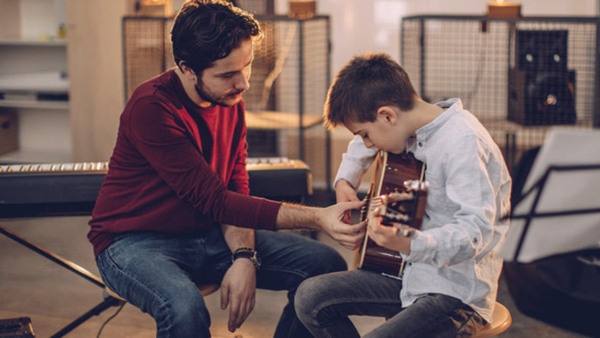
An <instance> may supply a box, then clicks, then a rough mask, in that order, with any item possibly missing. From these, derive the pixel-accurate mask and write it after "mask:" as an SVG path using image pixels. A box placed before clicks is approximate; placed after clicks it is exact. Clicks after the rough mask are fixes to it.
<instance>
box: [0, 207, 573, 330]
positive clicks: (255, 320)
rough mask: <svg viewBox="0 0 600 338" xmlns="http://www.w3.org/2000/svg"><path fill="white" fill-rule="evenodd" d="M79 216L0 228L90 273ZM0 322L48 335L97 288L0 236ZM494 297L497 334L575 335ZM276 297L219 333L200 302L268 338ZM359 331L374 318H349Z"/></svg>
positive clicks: (83, 307) (118, 323) (126, 315)
mask: <svg viewBox="0 0 600 338" xmlns="http://www.w3.org/2000/svg"><path fill="white" fill-rule="evenodd" d="M87 221H88V217H87V216H76V217H54V218H32V219H18V220H0V225H2V226H4V227H6V228H7V229H10V230H11V231H13V232H15V233H18V234H19V235H20V236H22V237H24V238H26V239H28V240H29V241H31V242H33V243H36V244H37V245H40V246H42V247H44V248H46V249H47V250H49V251H52V252H54V253H55V254H57V255H59V256H61V257H63V258H66V259H68V260H71V261H73V262H74V263H76V264H78V265H80V266H81V267H83V268H85V269H87V270H89V271H90V272H92V273H94V274H96V275H97V274H98V272H97V268H96V266H95V263H94V259H93V255H92V250H91V246H90V244H89V243H88V241H87V239H86V237H85V236H86V233H87V228H88V226H87ZM319 240H322V241H324V242H326V243H328V244H330V245H332V246H334V247H335V248H337V249H338V250H339V251H340V253H341V254H342V255H343V256H344V257H346V258H347V260H348V262H351V261H352V257H353V256H352V255H353V253H352V252H351V251H349V250H347V249H344V248H342V247H340V246H339V245H337V244H336V243H334V242H333V241H332V240H331V239H329V238H328V237H327V236H325V235H321V236H319ZM0 288H1V291H0V319H6V318H17V317H29V318H31V321H32V326H33V330H34V332H35V334H36V337H50V336H52V335H53V334H54V333H56V332H58V331H59V330H60V329H61V328H62V327H64V326H66V325H67V324H69V323H70V322H71V321H72V320H74V319H75V318H77V317H78V316H80V315H81V314H83V313H85V312H86V311H88V310H89V309H91V308H92V307H94V306H95V305H97V304H98V303H100V302H101V301H102V300H103V298H102V297H103V296H102V293H103V290H102V289H101V288H100V287H98V286H96V285H94V284H92V283H90V282H89V281H87V280H84V279H82V278H81V277H79V276H77V275H75V274H74V273H72V272H71V271H68V270H66V269H64V268H63V267H60V266H58V265H56V264H55V263H53V262H50V261H49V260H47V259H46V258H44V257H41V256H39V255H38V254H36V253H34V252H32V251H30V250H28V249H27V248H25V247H23V246H21V245H19V244H17V243H16V242H14V241H13V240H11V239H9V238H7V237H5V236H2V235H0ZM498 300H499V301H500V302H501V303H503V304H504V305H505V306H506V307H507V308H508V309H509V310H510V311H511V313H512V316H513V323H512V326H511V327H510V328H509V329H508V330H507V331H506V332H505V333H503V334H501V335H500V337H538V338H540V337H558V338H562V337H582V336H580V335H576V334H573V333H571V332H567V331H564V330H561V329H558V328H556V327H553V326H551V325H548V324H546V323H543V322H540V321H538V320H535V319H532V318H529V317H527V316H524V315H523V314H521V313H520V312H519V310H518V309H517V308H516V307H515V305H514V303H513V301H512V299H511V298H510V295H509V294H508V292H507V290H506V286H505V285H504V284H503V280H502V279H501V284H500V292H499V296H498ZM285 301H286V300H285V295H284V293H283V292H272V291H264V290H259V291H258V292H257V303H256V308H255V310H254V311H253V313H252V314H251V315H250V317H249V318H248V319H247V321H246V323H244V325H243V326H242V328H241V329H239V330H237V331H236V332H235V333H230V332H228V331H227V313H228V312H227V311H222V310H221V309H220V307H219V292H216V293H213V294H212V295H210V296H208V297H207V303H208V304H209V308H210V311H211V314H212V322H213V323H212V328H211V330H212V333H213V335H214V337H243V338H263V337H271V336H272V335H273V331H274V326H275V323H276V321H277V318H278V316H279V313H280V311H281V309H282V307H283V304H284V303H285ZM117 310H118V308H117V307H111V308H108V309H107V310H105V311H103V312H102V313H100V314H99V315H98V316H94V317H92V318H90V319H89V320H87V321H86V322H84V323H83V324H82V325H80V326H79V327H77V328H76V329H74V330H73V331H72V332H71V333H69V334H67V335H66V337H84V338H85V337H97V336H98V334H99V333H100V330H101V328H102V325H103V323H104V322H106V321H107V320H108V318H109V317H111V316H112V315H114V314H115V313H116V312H117ZM352 320H353V321H354V322H355V324H356V325H357V327H358V329H359V332H361V333H362V334H364V333H366V332H368V331H369V330H370V329H372V328H373V327H376V326H377V325H379V324H380V323H381V322H382V321H383V319H382V318H372V317H352ZM154 335H155V325H154V322H153V321H152V319H151V318H150V317H149V316H148V315H146V314H144V313H142V312H141V311H139V310H138V309H137V308H135V307H133V306H131V305H130V304H125V306H124V307H123V309H122V310H121V311H120V312H119V313H118V314H117V315H116V316H115V317H114V318H113V319H112V320H110V321H109V322H108V323H107V324H106V325H105V326H104V328H103V329H102V331H101V334H100V337H119V338H121V337H137V338H142V337H154ZM2 336H3V335H2V334H1V333H0V337H2Z"/></svg>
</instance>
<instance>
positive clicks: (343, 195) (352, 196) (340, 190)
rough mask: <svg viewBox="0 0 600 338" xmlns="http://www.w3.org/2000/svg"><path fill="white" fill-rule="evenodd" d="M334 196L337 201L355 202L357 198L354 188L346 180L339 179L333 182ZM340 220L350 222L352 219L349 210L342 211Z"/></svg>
mask: <svg viewBox="0 0 600 338" xmlns="http://www.w3.org/2000/svg"><path fill="white" fill-rule="evenodd" d="M335 198H336V201H337V203H342V202H355V201H358V200H359V199H358V196H357V194H356V190H354V188H353V187H352V185H351V184H350V183H348V181H346V180H339V181H337V182H336V183H335ZM342 221H343V222H344V223H348V224H352V221H351V220H350V210H348V211H346V212H345V213H344V218H343V219H342Z"/></svg>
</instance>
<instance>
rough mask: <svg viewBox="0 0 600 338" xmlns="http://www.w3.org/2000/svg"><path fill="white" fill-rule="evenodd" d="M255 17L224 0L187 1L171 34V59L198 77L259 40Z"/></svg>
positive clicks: (177, 17)
mask: <svg viewBox="0 0 600 338" xmlns="http://www.w3.org/2000/svg"><path fill="white" fill-rule="evenodd" d="M261 37H262V31H261V29H260V25H259V24H258V21H256V19H254V16H253V15H252V14H250V13H248V12H246V11H244V10H241V9H239V8H237V7H235V6H233V5H232V4H231V3H230V2H228V1H224V0H188V1H187V2H185V3H184V4H183V6H182V7H181V10H180V11H179V13H177V16H176V17H175V22H174V23H173V29H172V30H171V42H172V43H173V58H174V60H175V63H176V64H177V65H179V63H180V61H183V62H184V63H185V64H186V66H188V67H190V68H191V69H192V70H194V72H195V73H196V75H197V76H200V75H201V74H202V72H203V71H204V69H206V68H210V67H212V66H213V64H214V62H215V61H217V60H219V59H222V58H224V57H227V56H228V55H229V54H230V53H231V51H232V50H233V49H235V48H238V47H239V46H240V44H241V43H242V42H243V41H246V40H247V39H260V38H261Z"/></svg>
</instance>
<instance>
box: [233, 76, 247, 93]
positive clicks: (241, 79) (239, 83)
mask: <svg viewBox="0 0 600 338" xmlns="http://www.w3.org/2000/svg"><path fill="white" fill-rule="evenodd" d="M234 87H235V89H237V90H248V88H250V82H248V77H246V76H245V75H244V74H239V75H238V76H236V79H235V83H234Z"/></svg>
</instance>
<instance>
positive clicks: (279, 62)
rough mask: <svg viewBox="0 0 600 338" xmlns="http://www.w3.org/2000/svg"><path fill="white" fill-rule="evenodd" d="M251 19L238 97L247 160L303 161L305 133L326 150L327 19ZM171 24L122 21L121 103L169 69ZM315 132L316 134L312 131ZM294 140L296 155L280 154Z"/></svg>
mask: <svg viewBox="0 0 600 338" xmlns="http://www.w3.org/2000/svg"><path fill="white" fill-rule="evenodd" d="M255 17H256V18H257V20H258V21H259V22H260V24H261V27H262V29H263V31H264V37H263V39H262V40H260V41H259V42H258V43H256V44H255V46H254V53H255V57H254V62H253V66H252V76H251V78H250V89H249V90H248V91H247V92H246V93H244V101H245V103H246V109H247V110H248V114H247V116H246V118H247V125H248V129H249V134H248V142H249V147H250V152H251V156H264V155H275V156H288V157H292V158H300V159H303V160H304V157H305V149H304V148H305V132H307V131H308V129H311V133H312V132H313V131H312V130H313V129H314V132H319V133H324V134H325V135H324V136H323V139H324V140H325V142H326V143H327V147H326V148H327V149H329V143H330V140H329V134H328V133H327V132H326V131H325V130H324V128H322V127H320V126H321V122H322V110H323V104H324V102H325V98H326V95H327V89H328V86H329V82H330V26H329V17H328V16H323V15H322V16H316V17H314V18H310V19H295V18H289V17H285V16H273V15H264V16H260V15H257V16H255ZM172 21H173V18H171V17H166V18H163V17H137V16H130V17H124V18H123V22H122V24H123V62H124V72H125V74H124V78H125V96H126V98H128V97H129V96H130V95H131V93H132V92H133V90H135V87H136V86H137V85H139V84H140V83H141V82H143V81H145V80H147V79H149V78H151V77H153V76H156V75H158V74H160V73H161V72H163V71H165V70H166V69H168V68H170V67H173V66H174V62H173V59H172V54H171V43H170V29H171V25H172ZM315 126H318V127H319V128H313V127H315ZM283 131H286V134H285V136H284V137H281V135H280V136H279V137H273V135H274V133H279V132H283ZM253 132H254V134H253ZM296 133H297V135H296ZM296 136H297V137H298V141H297V142H298V150H297V152H296V151H295V150H293V149H292V148H290V149H292V151H290V152H289V153H281V151H280V149H279V148H285V149H288V148H289V147H287V144H286V143H288V140H289V139H290V137H293V138H295V137H296ZM291 141H292V142H294V140H291ZM282 143H283V145H282ZM326 156H327V157H326V162H327V163H329V156H328V155H327V154H326ZM309 165H311V164H310V163H309ZM311 166H312V165H311ZM328 172H329V170H327V173H328Z"/></svg>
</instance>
